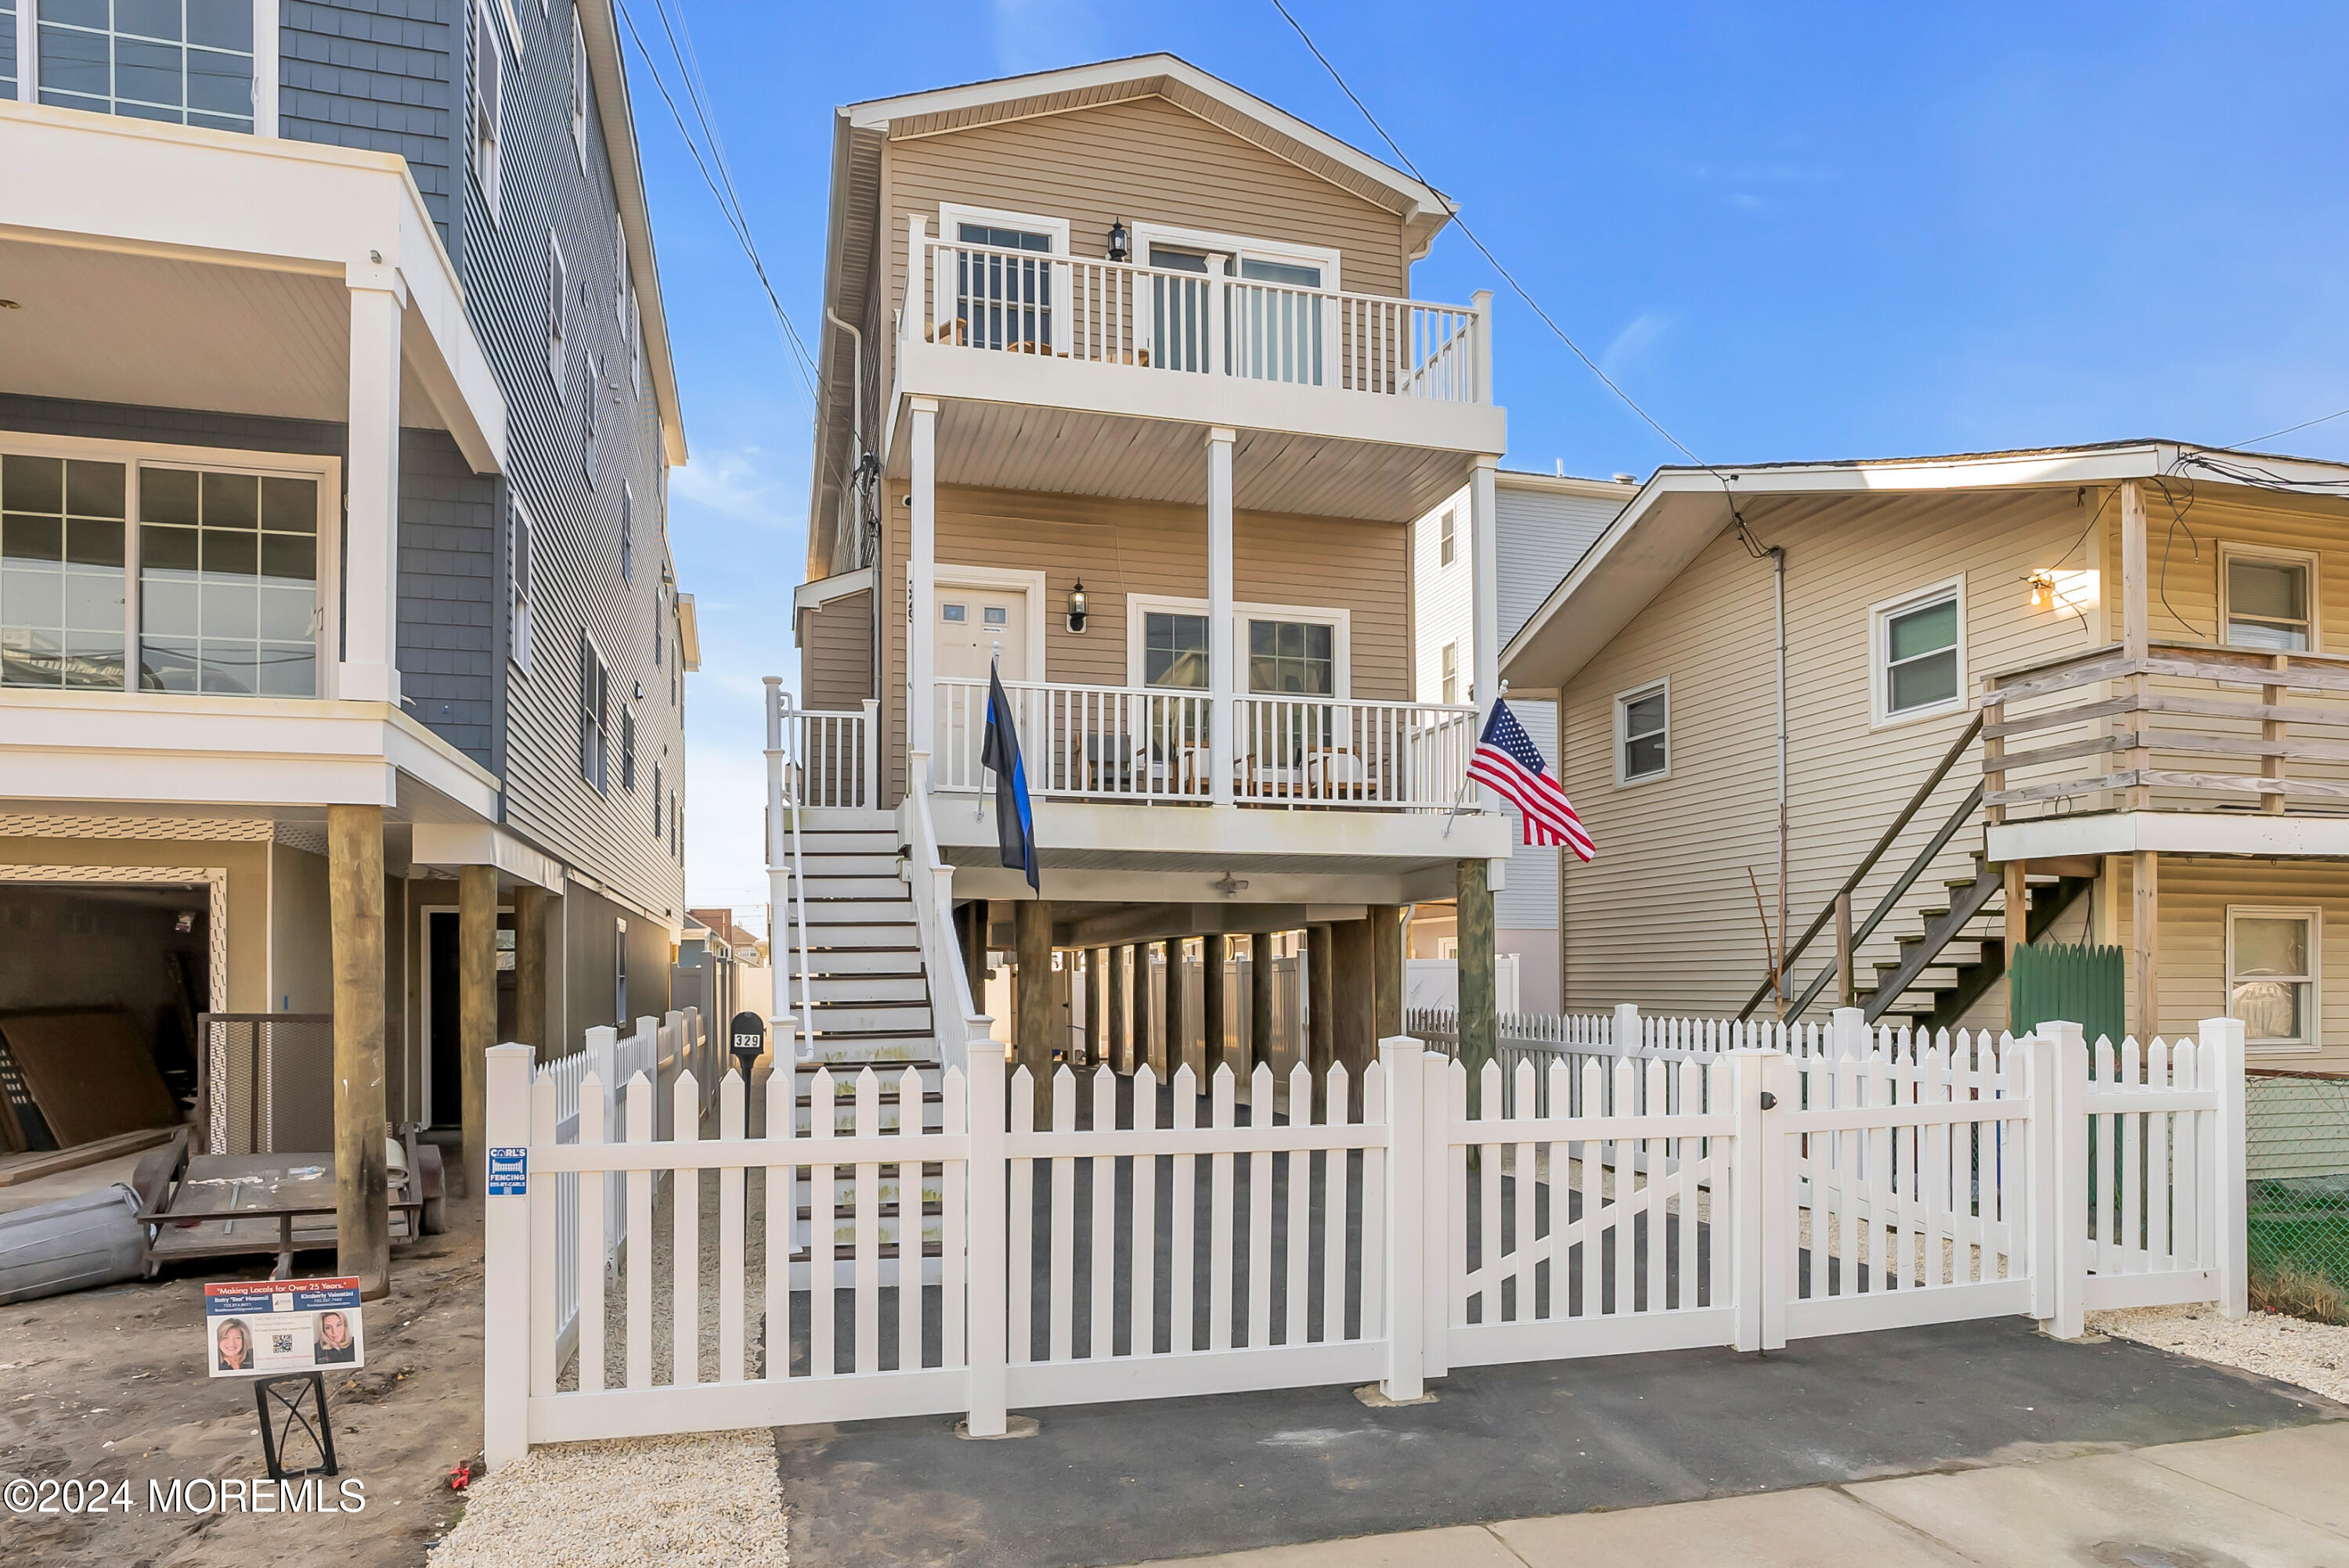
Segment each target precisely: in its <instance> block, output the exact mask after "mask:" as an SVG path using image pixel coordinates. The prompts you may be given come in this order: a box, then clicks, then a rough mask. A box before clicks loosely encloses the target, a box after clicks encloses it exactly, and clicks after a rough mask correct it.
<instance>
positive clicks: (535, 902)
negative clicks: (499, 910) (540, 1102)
mask: <svg viewBox="0 0 2349 1568" xmlns="http://www.w3.org/2000/svg"><path fill="white" fill-rule="evenodd" d="M546 905H547V894H546V890H545V889H544V888H543V887H538V886H535V885H533V884H532V883H529V882H523V883H519V884H517V885H516V886H515V888H514V891H513V912H514V1043H515V1044H516V1045H523V1046H528V1047H530V1048H531V1049H532V1050H533V1051H535V1052H537V1053H538V1059H539V1060H540V1061H543V1062H546V1061H553V1060H554V1058H555V1057H557V1056H560V1055H561V1054H562V1053H561V1052H559V1051H557V1050H556V1049H555V1048H554V1034H553V1032H552V1031H551V1030H550V1029H549V1028H548V1027H547V1020H546V1014H547V1006H546V976H547V972H548V969H549V967H550V966H549V965H548V964H547V961H546V959H547V952H546ZM725 1021H726V1020H724V1019H723V1018H721V1019H719V1023H720V1024H723V1023H724V1022H725Z"/></svg>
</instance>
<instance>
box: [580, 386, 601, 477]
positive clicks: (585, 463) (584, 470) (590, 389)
mask: <svg viewBox="0 0 2349 1568" xmlns="http://www.w3.org/2000/svg"><path fill="white" fill-rule="evenodd" d="M603 393H604V370H603V366H602V365H601V364H599V363H598V362H597V359H596V356H595V355H592V354H590V355H588V356H587V388H586V390H585V392H584V393H582V394H581V395H580V398H579V470H580V472H581V474H582V475H583V476H584V477H585V479H586V480H587V488H588V489H589V490H594V489H595V405H596V404H597V403H599V402H601V401H602V400H603Z"/></svg>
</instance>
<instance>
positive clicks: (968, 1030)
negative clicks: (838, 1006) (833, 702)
mask: <svg viewBox="0 0 2349 1568" xmlns="http://www.w3.org/2000/svg"><path fill="white" fill-rule="evenodd" d="M905 760H906V762H907V764H908V765H909V772H910V775H911V777H910V779H908V784H909V788H908V789H906V791H905V803H904V804H903V805H902V806H900V807H899V808H898V820H897V830H898V834H899V836H900V837H901V838H903V839H904V840H905V844H906V846H907V850H908V853H907V855H906V858H905V877H906V879H907V880H908V881H909V882H912V884H913V893H914V927H915V929H916V931H917V932H918V933H920V936H921V944H922V967H923V968H924V969H925V970H926V971H927V972H928V975H929V981H930V1029H931V1032H932V1034H933V1035H934V1037H936V1040H937V1046H938V1059H939V1060H940V1061H942V1062H943V1063H945V1064H946V1065H947V1067H950V1068H959V1067H965V1066H968V1063H969V1059H970V1047H971V1043H972V1042H973V1041H985V1040H988V1038H989V1037H991V1036H992V1035H993V1033H994V1022H995V1021H994V1020H993V1019H992V1018H990V1017H988V1016H987V1015H986V1014H984V1013H982V1012H980V1011H979V1010H978V1007H977V1006H974V1005H973V1003H972V1000H971V995H970V977H969V976H968V975H966V974H965V973H963V966H962V948H961V944H959V943H957V941H956V940H955V929H954V867H953V866H951V865H949V864H947V859H946V856H945V855H944V854H943V853H941V852H940V851H939V849H938V827H937V822H936V820H935V819H934V818H932V816H931V815H930V755H929V753H928V752H926V751H916V752H913V753H911V754H909V755H908V756H907V758H906V759H905Z"/></svg>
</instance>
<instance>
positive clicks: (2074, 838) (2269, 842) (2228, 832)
mask: <svg viewBox="0 0 2349 1568" xmlns="http://www.w3.org/2000/svg"><path fill="white" fill-rule="evenodd" d="M1985 847H1986V849H1987V851H1988V853H1989V856H1990V858H1991V859H1992V861H2032V860H2048V859H2053V858H2054V857H2057V856H2063V855H2126V854H2132V853H2135V852H2136V851H2139V850H2146V851H2153V852H2155V853H2158V854H2169V855H2240V856H2249V857H2253V858H2261V857H2270V856H2273V857H2278V858H2284V859H2292V858H2318V859H2336V858H2343V857H2349V817H2266V816H2254V815H2251V814H2250V813H2248V812H2246V813H2240V814H2238V813H2234V812H2220V811H2105V812H2097V813H2094V814H2090V815H2083V816H2077V817H2041V818H2034V819H2033V820H2029V821H2023V822H2000V823H1996V824H1993V825H1992V827H1990V828H1989V829H1988V830H1987V843H1986V846H1985Z"/></svg>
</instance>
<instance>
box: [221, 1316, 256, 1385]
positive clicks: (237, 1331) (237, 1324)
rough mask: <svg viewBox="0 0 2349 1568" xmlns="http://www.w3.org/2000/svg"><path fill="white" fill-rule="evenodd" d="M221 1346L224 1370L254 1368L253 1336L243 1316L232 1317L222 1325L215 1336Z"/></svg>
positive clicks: (240, 1370)
mask: <svg viewBox="0 0 2349 1568" xmlns="http://www.w3.org/2000/svg"><path fill="white" fill-rule="evenodd" d="M215 1343H216V1344H217V1345H218V1346H219V1348H220V1369H221V1370H222V1371H223V1372H250V1371H252V1370H253V1336H252V1335H251V1334H250V1333H248V1332H246V1330H245V1326H244V1320H243V1318H237V1317H232V1318H229V1319H228V1320H227V1321H225V1322H223V1323H222V1325H221V1326H220V1333H219V1334H218V1335H217V1336H215Z"/></svg>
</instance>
